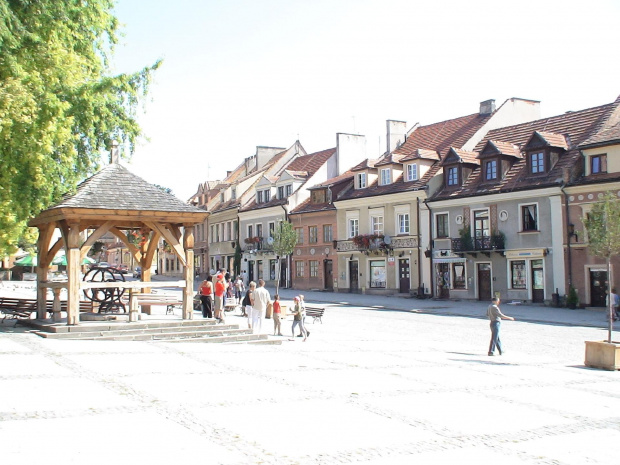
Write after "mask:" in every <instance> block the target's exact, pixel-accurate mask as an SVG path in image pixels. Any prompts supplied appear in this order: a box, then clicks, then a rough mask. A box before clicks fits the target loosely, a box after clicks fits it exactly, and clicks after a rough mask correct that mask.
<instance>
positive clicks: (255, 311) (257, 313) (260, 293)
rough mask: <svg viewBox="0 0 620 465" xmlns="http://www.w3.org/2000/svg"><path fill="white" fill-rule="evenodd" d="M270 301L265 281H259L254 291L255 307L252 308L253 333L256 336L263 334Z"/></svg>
mask: <svg viewBox="0 0 620 465" xmlns="http://www.w3.org/2000/svg"><path fill="white" fill-rule="evenodd" d="M270 300H271V297H270V295H269V291H268V290H267V289H265V281H264V280H262V279H259V280H258V286H257V287H256V290H255V291H254V305H253V307H252V331H253V332H254V334H260V332H261V329H262V326H263V320H264V319H265V311H266V310H267V305H268V304H269V301H270Z"/></svg>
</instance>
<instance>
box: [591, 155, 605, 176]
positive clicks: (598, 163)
mask: <svg viewBox="0 0 620 465" xmlns="http://www.w3.org/2000/svg"><path fill="white" fill-rule="evenodd" d="M600 173H607V155H593V156H591V157H590V174H600Z"/></svg>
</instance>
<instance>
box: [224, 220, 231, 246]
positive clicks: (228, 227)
mask: <svg viewBox="0 0 620 465" xmlns="http://www.w3.org/2000/svg"><path fill="white" fill-rule="evenodd" d="M231 239H232V222H231V221H229V222H228V223H226V239H224V240H225V241H229V240H231Z"/></svg>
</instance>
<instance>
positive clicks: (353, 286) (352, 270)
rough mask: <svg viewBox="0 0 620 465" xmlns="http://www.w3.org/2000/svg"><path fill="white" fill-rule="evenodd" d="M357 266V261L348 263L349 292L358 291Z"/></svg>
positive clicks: (358, 273)
mask: <svg viewBox="0 0 620 465" xmlns="http://www.w3.org/2000/svg"><path fill="white" fill-rule="evenodd" d="M359 275H360V272H359V266H358V261H357V260H351V261H350V262H349V291H350V292H357V291H358V290H359Z"/></svg>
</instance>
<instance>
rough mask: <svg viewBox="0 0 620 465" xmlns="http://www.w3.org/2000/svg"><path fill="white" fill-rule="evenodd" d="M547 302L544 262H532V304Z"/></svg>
mask: <svg viewBox="0 0 620 465" xmlns="http://www.w3.org/2000/svg"><path fill="white" fill-rule="evenodd" d="M544 301H545V276H544V273H543V265H542V260H532V302H537V303H542V302H544Z"/></svg>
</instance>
